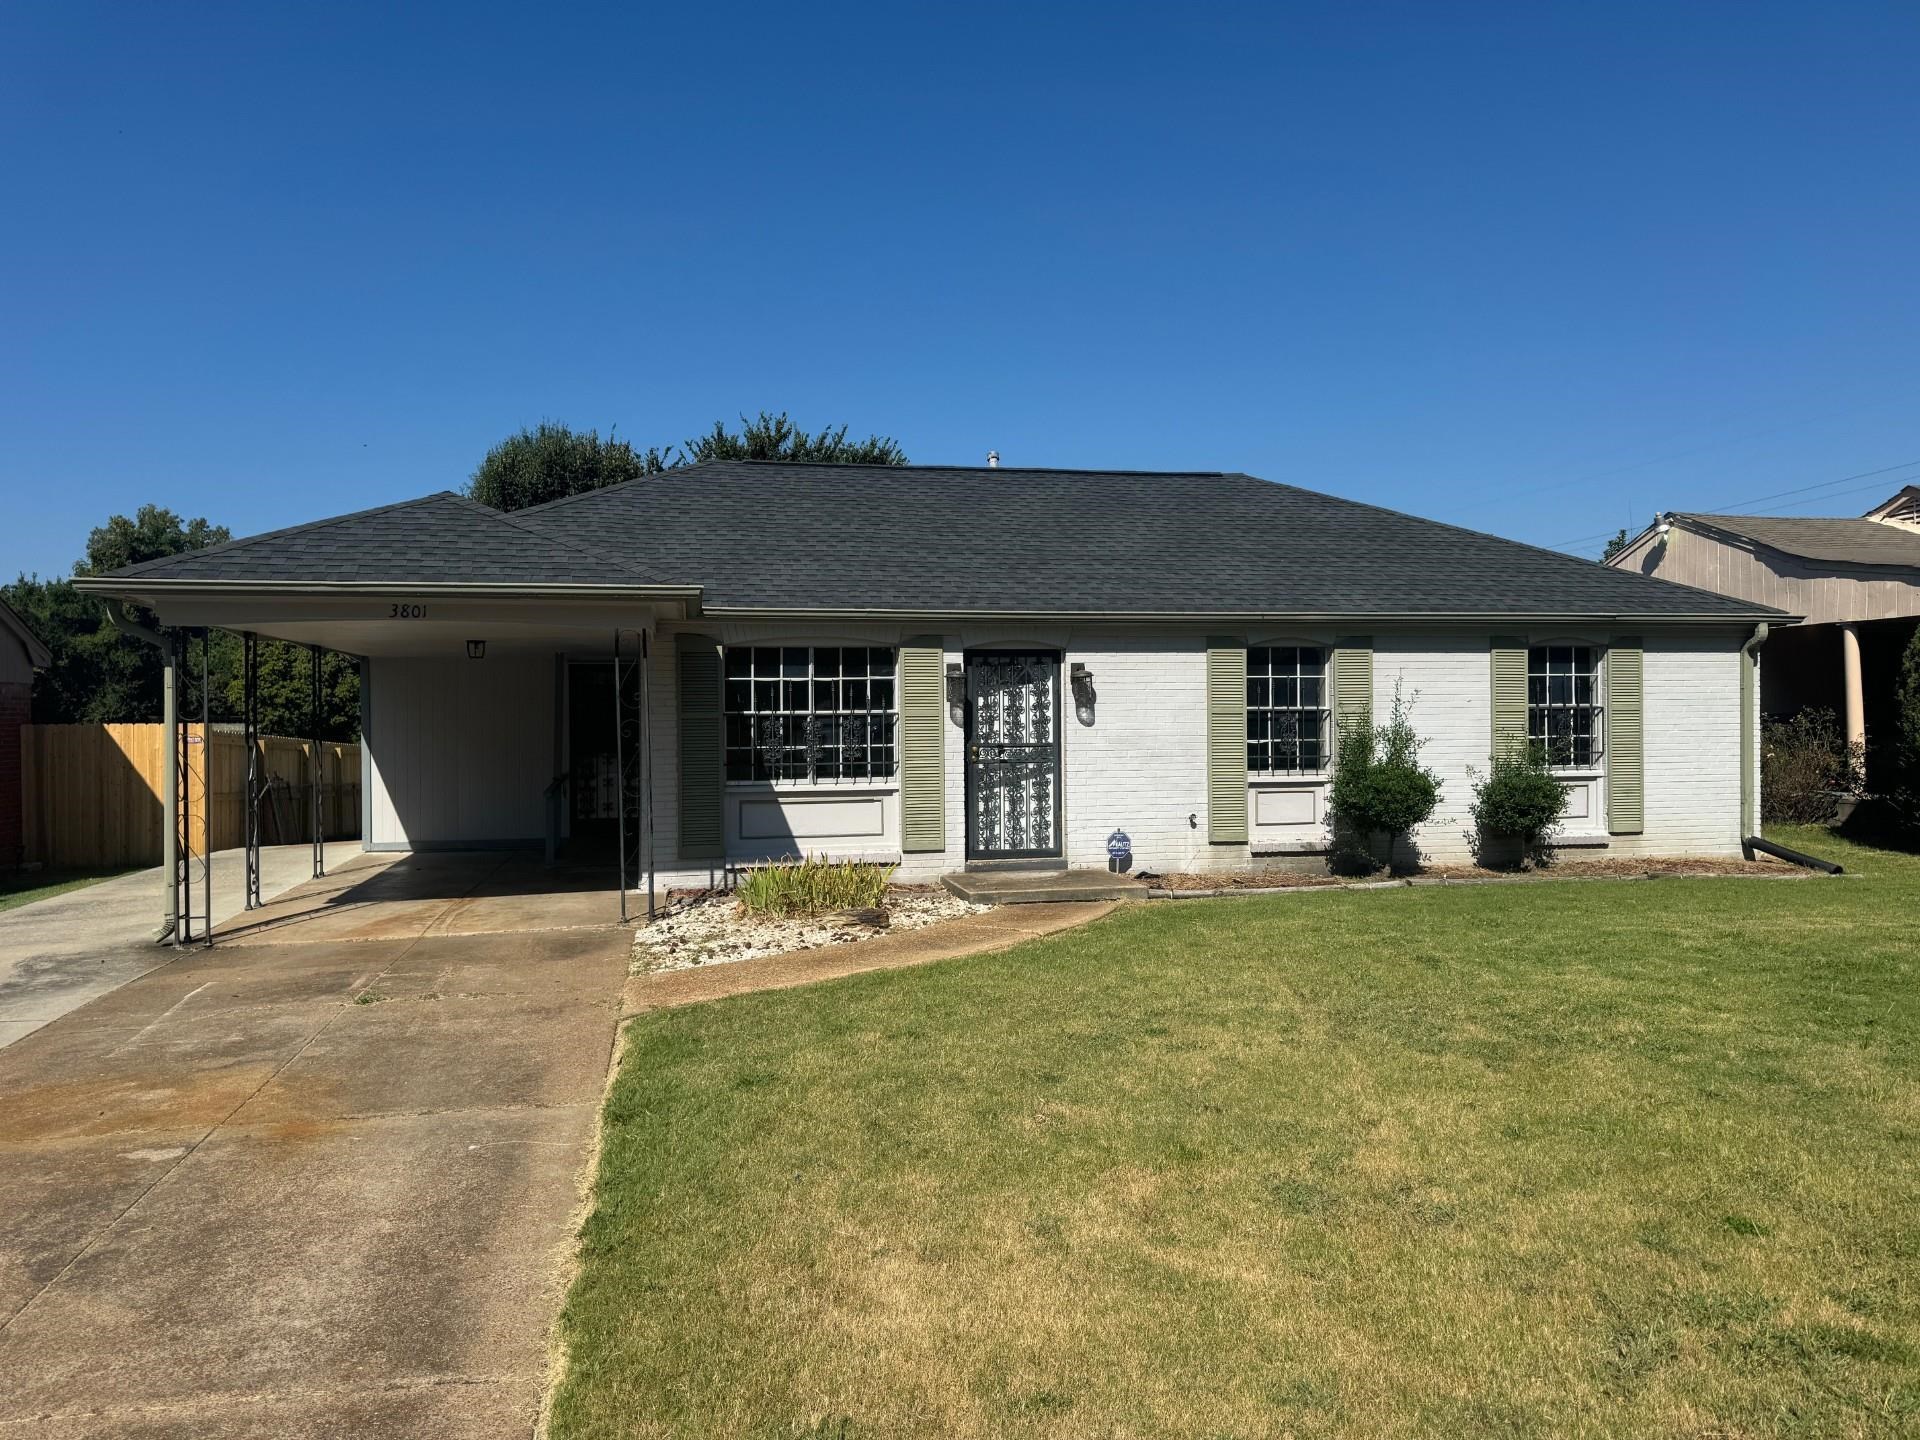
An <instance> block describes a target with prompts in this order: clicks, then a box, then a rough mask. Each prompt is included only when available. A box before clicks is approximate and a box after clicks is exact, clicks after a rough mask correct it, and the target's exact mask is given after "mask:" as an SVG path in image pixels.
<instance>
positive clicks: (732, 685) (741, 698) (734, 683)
mask: <svg viewBox="0 0 1920 1440" xmlns="http://www.w3.org/2000/svg"><path fill="white" fill-rule="evenodd" d="M752 708H753V682H752V681H751V680H728V681H727V709H728V710H730V711H733V712H734V713H736V714H738V713H744V712H745V711H748V710H751V709H752Z"/></svg>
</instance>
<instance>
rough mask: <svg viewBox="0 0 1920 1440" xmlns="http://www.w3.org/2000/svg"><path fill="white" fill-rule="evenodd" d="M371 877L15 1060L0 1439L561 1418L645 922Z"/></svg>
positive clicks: (19, 1051) (470, 1430)
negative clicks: (554, 1374)
mask: <svg viewBox="0 0 1920 1440" xmlns="http://www.w3.org/2000/svg"><path fill="white" fill-rule="evenodd" d="M355 868H356V869H358V870H359V871H360V874H359V877H358V879H352V877H350V876H348V875H347V874H346V873H345V872H343V874H342V875H341V876H338V877H334V878H333V880H332V881H330V882H322V883H321V884H319V885H316V886H313V887H311V888H309V889H307V890H306V891H305V892H304V898H306V899H311V898H312V897H316V896H323V895H324V896H330V897H331V899H330V900H328V901H316V902H315V903H313V904H311V905H309V906H308V913H309V914H310V916H311V917H312V918H310V919H309V920H307V921H305V922H297V923H283V924H282V925H280V926H278V927H275V928H269V929H266V930H263V931H255V932H253V933H251V934H249V935H248V936H247V937H245V943H235V941H229V942H228V943H224V944H220V945H216V946H215V947H214V948H213V949H211V950H190V951H186V952H183V953H181V954H179V955H178V957H177V958H173V959H172V960H171V963H167V964H164V965H163V966H162V967H161V968H159V969H155V970H152V971H150V972H149V973H147V974H145V975H142V976H140V977H138V978H137V979H134V980H132V981H130V982H128V983H126V984H124V985H122V986H120V987H119V988H118V989H116V990H114V991H112V992H111V993H109V994H105V995H101V996H99V997H97V998H95V999H94V1000H93V1001H91V1003H89V1004H86V1005H85V1006H83V1007H81V1008H80V1009H78V1010H75V1011H73V1012H72V1013H70V1014H67V1015H64V1016H62V1017H61V1018H60V1019H57V1020H55V1021H53V1022H52V1023H50V1024H48V1025H45V1026H44V1027H43V1028H41V1029H39V1030H37V1031H35V1032H34V1033H32V1034H30V1035H27V1036H26V1037H25V1038H23V1039H20V1040H18V1041H16V1042H15V1043H14V1044H13V1045H12V1046H10V1047H8V1048H7V1049H6V1050H4V1051H0V1440H5V1437H11V1436H14V1435H19V1436H22V1437H28V1436H31V1437H33V1440H69V1437H80V1436H88V1437H93V1436H129V1437H130V1436H138V1437H143V1440H161V1437H179V1440H186V1437H209V1436H254V1435H273V1436H277V1437H321V1436H338V1435H354V1436H361V1437H378V1436H394V1437H403V1436H404V1437H415V1436H427V1435H432V1436H442V1437H480V1436H486V1437H493V1436H520V1437H525V1436H528V1435H530V1434H531V1432H532V1428H533V1425H534V1421H535V1416H536V1414H537V1411H538V1407H539V1403H540V1397H541V1394H542V1391H543V1388H544V1384H545V1380H546V1366H547V1363H548V1362H547V1335H548V1327H549V1325H550V1324H551V1321H552V1318H553V1315H554V1314H555V1313H556V1311H557V1309H558V1306H559V1303H560V1299H561V1289H562V1284H563V1276H564V1273H565V1272H564V1265H565V1262H566V1259H567V1256H568V1254H569V1252H570V1249H571V1245H572V1240H573V1234H574V1226H575V1223H576V1220H577V1216H578V1206H579V1205H580V1202H581V1197H582V1187H583V1185H584V1184H585V1182H586V1178H587V1177H586V1164H587V1157H588V1148H589V1144H590V1141H591V1136H592V1134H593V1126H594V1117H595V1114H596V1112H597V1110H598V1107H599V1103H600V1099H601V1095H602V1092H603V1087H604V1085H605V1081H606V1072H607V1066H608V1063H609V1060H610V1058H611V1054H612V1049H613V1040H614V1033H615V1029H616V1027H617V1024H618V1019H619V1012H620V1005H619V997H620V991H621V985H622V983H623V980H624V978H625V975H626V969H627V963H628V955H629V953H630V949H631V943H632V933H631V931H629V930H627V929H625V928H622V927H620V926H617V925H606V924H600V925H581V924H577V923H573V920H574V917H573V916H572V915H571V914H570V913H569V910H568V904H569V903H570V901H571V898H572V897H570V896H568V895H565V894H563V895H561V896H560V897H558V903H556V904H555V905H554V906H552V907H551V909H550V911H549V910H548V908H547V907H543V906H542V905H541V904H540V902H539V899H538V897H537V896H536V895H534V894H532V893H530V892H529V891H528V890H527V888H526V886H527V885H529V884H530V883H531V879H530V876H531V867H526V866H522V865H519V864H518V863H516V862H515V861H512V860H509V859H508V858H507V857H502V856H462V857H433V859H432V862H431V863H429V864H424V865H422V866H419V867H417V868H412V869H411V870H410V869H409V867H408V866H406V865H404V864H400V865H395V864H368V865H366V866H364V867H359V866H357V867H355ZM409 876H410V878H409ZM349 881H350V882H351V883H343V882H349ZM369 887H374V888H375V890H376V898H374V899H372V900H369V899H368V898H367V893H366V892H367V890H368V888H369ZM382 887H384V888H382ZM599 898H600V899H601V900H602V901H604V899H605V897H604V896H601V897H599ZM491 900H498V901H500V902H502V903H500V904H498V905H494V906H492V907H491V912H490V913H491V918H490V919H489V920H488V924H489V929H488V930H487V932H486V933H475V934H450V933H443V932H439V931H435V930H434V923H435V921H436V920H446V921H449V922H451V921H452V920H454V919H455V918H457V916H458V915H459V914H461V913H465V914H468V915H471V914H472V913H474V910H475V908H476V906H475V905H471V904H466V903H465V902H468V901H472V902H485V901H491ZM302 902H303V895H302V894H299V893H296V895H295V896H293V897H290V899H289V903H288V904H287V905H286V906H284V907H283V918H284V917H285V916H288V915H291V913H292V912H293V911H294V910H295V909H297V908H298V906H299V904H300V903H302ZM421 903H425V904H426V905H427V906H428V907H429V909H430V910H431V912H432V914H431V917H430V918H429V919H428V920H427V921H426V923H424V924H423V923H421V918H420V912H419V910H418V909H417V908H416V907H417V906H418V905H420V904H421ZM478 908H479V910H480V911H481V913H482V914H483V916H485V915H487V914H488V913H489V912H488V907H487V906H485V905H480V906H478ZM603 908H604V906H603ZM383 913H385V914H386V916H387V918H388V920H389V921H390V922H391V923H390V924H388V925H386V926H384V927H383V925H382V916H383ZM349 915H350V916H352V917H353V918H352V921H351V925H352V928H355V929H357V930H359V931H360V932H361V934H360V936H359V938H353V937H341V936H334V937H332V938H326V937H325V935H324V933H322V932H323V931H324V927H326V926H328V925H338V924H341V923H345V922H344V921H343V917H345V916H349ZM513 916H517V920H515V922H514V923H513V924H512V925H511V926H510V927H509V925H508V920H509V919H510V918H511V917H513ZM549 920H552V921H555V922H557V923H558V925H559V926H560V927H561V928H546V924H547V921H549ZM308 925H311V926H314V927H317V929H316V931H308V930H307V928H306V927H307V926H308ZM383 928H385V929H387V930H389V931H390V932H391V933H387V934H382V933H380V932H381V930H382V929H383ZM430 932H432V933H430ZM316 933H319V934H320V938H313V936H314V935H315V934H316ZM237 938H238V937H236V939H237ZM171 953H172V952H162V957H163V958H165V957H166V956H168V955H170V954H171Z"/></svg>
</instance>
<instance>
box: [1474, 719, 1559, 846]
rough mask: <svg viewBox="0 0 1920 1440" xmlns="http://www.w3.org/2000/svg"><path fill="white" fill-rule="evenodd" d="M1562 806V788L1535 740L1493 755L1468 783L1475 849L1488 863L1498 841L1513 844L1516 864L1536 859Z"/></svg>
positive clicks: (1557, 824) (1557, 818)
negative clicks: (1487, 765) (1488, 766)
mask: <svg viewBox="0 0 1920 1440" xmlns="http://www.w3.org/2000/svg"><path fill="white" fill-rule="evenodd" d="M1566 810H1567V789H1566V786H1564V785H1562V784H1561V783H1560V781H1559V780H1558V779H1557V778H1555V776H1554V773H1553V771H1552V769H1551V768H1549V766H1548V764H1547V752H1546V751H1545V750H1544V749H1542V748H1541V747H1540V746H1538V745H1529V746H1527V747H1526V748H1525V749H1521V750H1507V751H1503V752H1502V753H1500V754H1497V755H1495V756H1494V757H1493V764H1492V768H1491V769H1490V770H1489V771H1488V772H1487V774H1486V777H1485V778H1484V779H1476V780H1475V781H1474V786H1473V828H1474V831H1475V832H1476V833H1475V848H1476V850H1477V851H1478V852H1479V855H1480V859H1481V863H1483V864H1486V863H1490V862H1489V856H1490V854H1491V852H1492V851H1493V850H1494V849H1495V848H1496V847H1497V845H1498V844H1499V842H1502V841H1506V842H1512V843H1514V844H1517V845H1518V846H1519V849H1520V863H1521V865H1522V867H1525V866H1527V865H1530V864H1532V863H1533V862H1534V861H1535V860H1536V859H1537V858H1539V855H1540V852H1541V850H1542V848H1543V846H1544V845H1545V842H1546V841H1548V840H1549V839H1551V838H1552V836H1553V832H1554V831H1555V830H1556V829H1557V828H1558V827H1559V824H1560V817H1561V816H1562V815H1564V814H1565V813H1566Z"/></svg>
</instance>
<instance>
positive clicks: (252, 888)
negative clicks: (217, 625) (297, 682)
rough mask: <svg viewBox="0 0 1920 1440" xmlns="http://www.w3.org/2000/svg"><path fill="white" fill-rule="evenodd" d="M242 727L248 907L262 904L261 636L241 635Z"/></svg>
mask: <svg viewBox="0 0 1920 1440" xmlns="http://www.w3.org/2000/svg"><path fill="white" fill-rule="evenodd" d="M240 730H241V738H242V740H243V742H244V743H245V745H246V747H247V810H246V814H245V815H243V816H242V817H241V821H240V834H241V844H242V845H243V846H245V853H246V865H247V893H246V901H245V904H246V908H247V909H249V910H258V909H259V908H260V778H261V777H260V771H261V768H262V767H261V763H260V637H259V636H258V635H256V634H254V633H253V632H252V631H251V630H249V631H247V632H245V633H244V634H242V635H241V637H240Z"/></svg>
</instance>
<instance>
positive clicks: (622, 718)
mask: <svg viewBox="0 0 1920 1440" xmlns="http://www.w3.org/2000/svg"><path fill="white" fill-rule="evenodd" d="M626 718H627V717H626V714H625V712H624V711H622V710H621V708H620V631H619V628H618V627H617V626H616V627H615V629H614V632H613V774H614V782H615V783H614V801H613V804H614V811H613V813H614V822H613V824H614V830H615V831H616V832H617V835H618V843H619V847H620V880H619V885H620V923H621V924H623V925H624V924H626V923H627V756H626V736H625V735H624V734H622V733H621V731H622V727H623V726H624V725H625V723H626Z"/></svg>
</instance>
